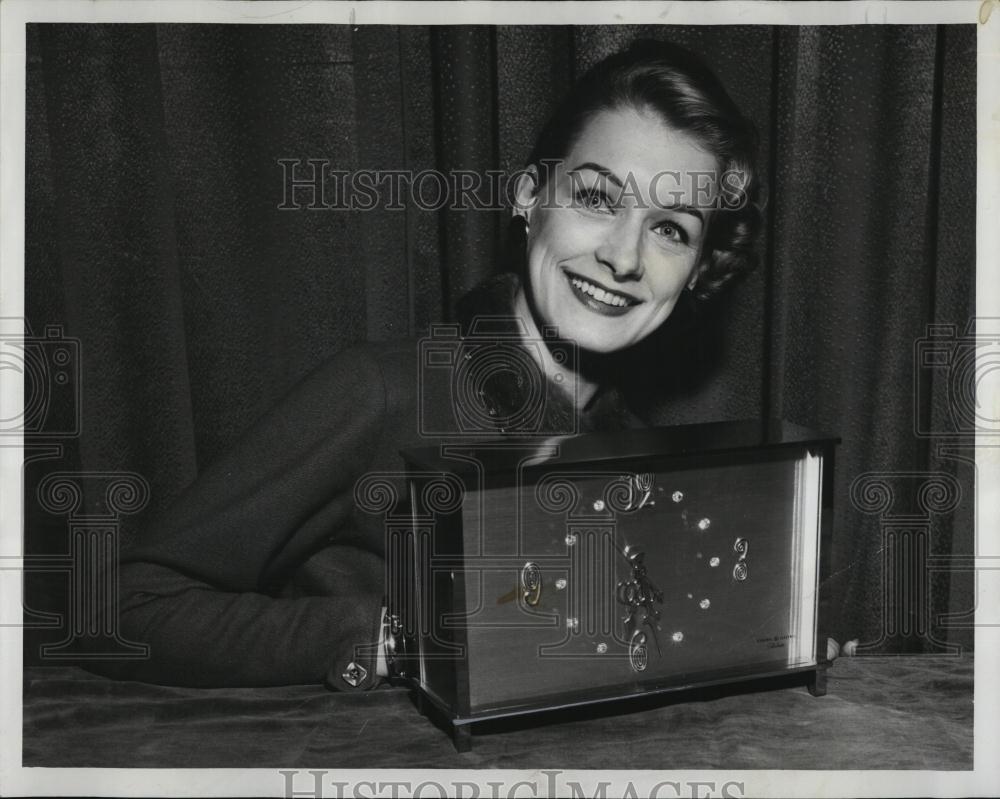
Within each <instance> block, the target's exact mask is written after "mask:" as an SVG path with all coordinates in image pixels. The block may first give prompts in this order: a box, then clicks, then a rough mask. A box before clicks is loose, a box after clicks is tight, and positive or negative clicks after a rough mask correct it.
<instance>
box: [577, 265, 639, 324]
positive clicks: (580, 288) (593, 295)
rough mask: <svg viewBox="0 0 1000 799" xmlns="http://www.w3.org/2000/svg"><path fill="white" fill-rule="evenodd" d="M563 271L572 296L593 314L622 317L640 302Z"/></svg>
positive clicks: (602, 285)
mask: <svg viewBox="0 0 1000 799" xmlns="http://www.w3.org/2000/svg"><path fill="white" fill-rule="evenodd" d="M563 271H564V272H565V273H566V278H567V280H568V281H569V285H570V286H571V288H572V291H573V296H574V297H576V298H577V299H578V300H579V301H580V303H581V304H582V305H583V306H584V307H585V308H589V309H590V310H591V311H593V312H594V313H599V314H602V315H604V316H623V315H624V314H627V313H628V312H629V311H630V310H631V309H632V308H633V307H634V306H636V305H638V304H639V303H640V302H642V301H641V300H639V299H637V298H635V297H633V296H631V295H629V294H624V293H622V292H619V291H615V290H614V289H610V288H608V287H607V286H605V285H604V284H603V283H599V282H597V281H595V280H588V279H586V278H583V277H580V276H579V275H576V274H574V273H573V272H571V271H570V270H568V269H565V270H563Z"/></svg>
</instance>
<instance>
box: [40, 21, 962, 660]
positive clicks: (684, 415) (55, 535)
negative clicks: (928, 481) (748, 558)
mask: <svg viewBox="0 0 1000 799" xmlns="http://www.w3.org/2000/svg"><path fill="white" fill-rule="evenodd" d="M639 35H641V36H648V37H654V38H661V39H668V40H672V41H674V42H677V43H680V44H683V45H685V46H688V47H690V48H692V49H694V50H697V51H699V52H701V53H702V54H703V55H704V56H705V57H706V58H707V59H708V61H709V62H710V63H711V64H712V65H713V66H714V67H715V69H716V70H717V72H718V73H719V75H720V77H721V79H722V80H723V82H724V83H725V84H726V85H727V86H728V87H729V88H730V90H731V92H732V94H733V95H734V97H735V99H736V100H737V102H738V103H739V104H740V105H741V106H742V107H743V109H744V110H745V111H746V112H747V113H748V114H749V115H750V116H751V117H752V118H753V119H754V120H755V121H756V122H757V124H758V126H759V128H760V132H761V141H762V147H761V163H762V166H763V174H764V176H765V178H766V183H767V205H766V230H765V235H764V240H763V241H762V247H761V252H762V254H763V260H762V266H761V268H760V269H759V270H758V271H757V272H756V273H755V274H753V276H752V277H751V278H750V279H749V280H747V281H746V282H744V283H743V284H741V285H740V286H739V287H737V288H736V289H735V290H734V291H733V292H732V293H731V294H730V295H729V296H728V297H727V298H726V299H725V300H723V301H720V302H719V303H718V304H716V305H715V306H714V307H710V308H705V309H702V310H699V311H698V312H696V313H693V312H692V313H686V314H681V315H679V316H678V319H676V320H672V322H671V324H672V325H673V328H672V330H673V331H674V335H673V336H672V337H671V336H670V335H668V336H666V338H661V339H660V340H658V342H657V346H656V347H655V348H654V349H652V350H649V351H647V352H646V353H645V354H644V358H645V360H644V361H643V363H644V368H643V369H642V371H643V373H644V374H646V375H648V374H653V375H655V379H654V384H655V385H654V386H653V388H655V389H656V393H655V396H656V397H657V401H656V402H655V403H653V404H652V405H651V406H650V407H648V408H647V410H648V411H649V412H650V413H652V414H653V416H654V417H655V418H656V419H657V420H658V421H659V422H661V423H686V422H695V421H708V420H715V419H736V418H746V417H759V416H765V415H767V416H774V417H784V418H786V419H789V420H791V421H795V422H798V423H801V424H805V425H808V426H812V427H817V428H820V429H822V430H825V431H830V432H833V433H836V434H838V435H840V436H841V437H842V438H843V445H842V446H841V447H840V450H839V453H838V458H837V476H836V498H835V502H836V525H835V536H836V537H835V543H834V551H833V564H832V567H833V575H832V577H831V579H832V580H833V581H834V584H835V588H836V596H837V597H838V607H837V609H836V614H837V615H836V618H834V619H833V628H832V631H833V633H834V634H835V636H836V637H838V638H839V639H841V640H846V639H848V638H858V639H860V640H861V642H862V643H867V644H869V645H870V646H869V650H871V651H934V652H938V651H944V650H945V644H946V643H951V644H965V645H969V644H971V632H970V625H971V621H972V617H971V611H972V607H973V598H972V587H973V583H972V575H971V574H969V573H965V572H961V571H956V568H957V567H956V566H955V564H956V563H960V561H961V556H963V555H970V554H972V553H973V551H974V542H973V526H972V525H973V515H972V495H973V492H972V479H973V474H972V468H973V467H972V466H971V464H970V461H969V458H970V457H971V455H970V453H968V452H965V451H963V450H962V448H961V447H953V448H951V449H950V450H947V451H944V450H941V449H940V448H939V447H938V446H937V444H936V441H937V440H936V439H933V438H929V437H927V436H923V435H918V434H917V432H918V430H927V429H933V430H948V429H950V427H949V425H950V424H951V421H950V420H951V415H950V414H951V409H950V406H949V404H948V403H949V397H950V394H949V391H948V387H947V385H946V382H947V381H946V379H945V378H946V375H945V374H944V370H942V369H940V368H939V369H938V370H937V371H936V372H935V371H934V370H933V369H929V368H928V367H926V366H922V365H919V364H918V365H916V366H915V361H914V357H915V351H916V350H915V347H916V345H917V343H918V341H919V340H920V339H921V338H922V337H924V336H925V335H926V332H927V326H928V325H929V324H932V323H938V324H954V325H956V326H957V331H958V333H961V332H962V331H963V330H964V329H965V326H966V324H967V322H968V321H969V320H970V319H971V318H972V315H973V313H974V307H973V306H974V291H975V288H974V286H975V281H974V275H975V268H974V263H975V261H974V257H975V224H974V219H975V168H976V166H975V129H976V128H975V97H976V76H975V43H976V33H975V28H974V26H972V25H969V26H937V27H933V26H924V27H907V26H890V25H886V26H844V27H828V28H815V27H814V28H807V27H764V26H745V27H740V26H717V27H699V28H695V27H676V26H643V27H632V26H620V27H572V28H570V27H499V28H490V27H464V28H453V27H388V26H386V27H382V26H374V27H338V26H308V25H296V26H291V25H289V26H280V25H273V26H272V25H263V26H261V25H232V26H221V25H197V24H183V25H180V24H170V25H138V24H133V25H75V24H74V25H69V24H59V25H29V26H28V50H27V81H28V85H27V89H28V91H27V153H26V157H27V185H26V203H27V208H26V210H27V230H26V242H27V243H26V292H27V294H26V296H27V300H26V305H27V317H28V322H29V323H30V325H31V328H32V331H33V333H34V334H35V335H36V336H38V335H40V334H41V332H42V331H43V330H44V329H45V327H46V326H51V325H56V326H61V330H62V335H65V336H67V337H70V338H71V339H74V340H78V341H79V347H80V350H79V351H80V372H79V380H78V385H77V386H76V387H75V388H74V389H73V390H72V391H68V392H65V393H64V394H62V395H54V396H63V397H65V399H63V400H60V401H59V402H55V403H54V404H53V406H52V407H50V408H48V411H47V412H48V414H49V416H48V417H47V421H46V424H49V425H52V426H54V427H55V428H58V429H57V430H56V432H57V433H58V432H60V430H61V432H62V434H63V437H62V438H59V437H58V436H55V437H50V438H48V439H44V437H42V438H38V437H36V438H33V439H32V442H33V441H35V440H39V441H42V440H44V441H46V442H49V443H51V442H55V444H56V449H50V450H46V449H44V448H43V447H41V446H39V447H34V446H33V445H32V446H29V449H28V454H29V455H30V456H31V457H32V458H34V460H32V461H31V462H30V463H29V464H28V465H27V466H26V469H25V485H26V499H27V504H26V547H27V552H28V553H29V554H32V555H39V556H43V557H44V556H53V557H55V556H58V555H59V553H61V552H65V551H66V549H67V543H66V542H67V520H66V515H65V514H62V515H60V514H59V513H57V512H54V511H53V510H52V507H51V503H49V504H48V505H46V506H45V507H42V504H44V503H42V504H40V502H39V500H38V496H37V491H36V489H37V488H38V485H39V483H40V482H41V481H43V480H44V478H45V477H46V476H47V475H50V474H52V473H53V472H59V471H70V472H84V473H87V474H89V475H93V474H97V475H98V476H99V475H100V474H105V473H117V472H132V473H135V474H136V475H139V476H141V478H142V479H144V480H145V481H146V482H147V483H148V485H149V488H150V493H149V501H148V503H147V504H145V506H144V508H143V509H142V510H141V511H138V512H135V513H131V514H126V515H122V516H121V517H120V519H118V521H117V522H116V524H119V526H120V533H121V537H122V539H123V541H125V542H126V544H127V540H128V537H129V533H130V531H131V530H134V529H136V526H138V525H141V524H142V523H143V521H144V520H145V519H147V518H148V517H149V515H150V514H153V513H156V512H157V511H158V510H159V509H161V508H162V507H163V506H164V505H165V504H166V503H168V502H169V501H170V500H171V499H172V498H173V497H174V496H176V495H177V494H178V492H179V491H180V490H181V489H182V488H183V487H184V486H185V485H186V484H187V483H189V482H190V481H191V480H193V479H194V478H195V476H196V475H197V474H198V471H199V469H200V468H202V467H203V466H204V465H205V464H207V463H208V462H210V461H211V460H212V459H213V458H215V457H216V456H217V455H219V454H220V453H221V452H222V451H223V450H225V449H226V448H227V447H228V446H229V445H230V443H231V442H233V440H234V438H235V437H236V436H238V435H239V434H240V432H241V431H243V430H244V429H245V428H246V427H247V426H248V425H249V424H250V423H251V421H252V420H254V419H255V418H256V417H257V416H258V415H260V414H261V413H262V412H263V411H264V410H265V409H267V408H268V407H269V406H270V405H272V404H273V403H274V402H275V401H276V400H277V399H278V398H279V397H280V396H281V395H282V394H283V393H284V392H285V391H286V390H288V388H289V387H290V386H291V385H292V384H293V383H294V382H295V381H296V380H298V379H299V378H300V377H301V376H302V375H304V374H305V373H306V372H308V371H309V370H310V369H311V368H312V367H314V366H315V365H317V364H318V363H319V362H320V361H322V360H323V359H325V358H326V357H328V356H329V355H331V354H332V353H334V352H336V351H338V350H340V349H341V348H343V347H345V346H348V345H350V344H352V343H355V342H358V341H363V340H366V339H367V340H378V339H386V338H392V337H405V336H413V335H415V334H418V333H420V332H421V331H424V330H426V329H427V327H428V325H429V324H430V323H432V322H436V321H441V320H446V319H448V318H449V316H450V313H451V310H452V308H453V305H454V301H455V300H456V299H457V298H458V297H459V296H460V295H461V294H462V293H463V292H464V291H466V290H467V289H469V288H471V287H472V286H473V285H474V284H476V283H477V282H478V281H479V280H481V279H482V278H484V277H486V276H488V275H490V274H491V273H492V272H493V271H494V270H496V269H497V268H498V267H499V266H501V264H500V263H498V260H499V256H498V255H497V253H498V252H502V246H501V245H502V244H503V239H504V231H505V222H506V214H504V213H501V212H496V211H492V212H472V213H469V212H466V213H462V212H448V211H439V212H429V211H422V210H419V209H417V208H415V207H412V206H411V207H408V208H406V209H405V210H385V209H383V210H375V211H371V212H366V213H361V212H348V211H343V210H338V211H313V210H298V211H293V210H280V209H279V205H280V204H281V203H282V192H283V189H284V187H285V186H284V177H283V171H282V168H281V166H280V164H279V161H280V160H281V159H295V160H297V161H302V163H301V164H300V167H301V168H306V169H307V167H308V165H307V164H306V163H305V160H306V159H323V160H325V161H328V162H332V163H333V165H335V166H336V167H337V168H340V169H343V170H357V169H406V170H412V171H414V172H419V171H420V170H424V169H431V168H435V169H439V170H451V169H460V168H466V169H473V170H476V171H479V172H485V171H486V170H488V169H503V170H514V169H516V168H517V167H519V166H521V165H522V164H523V162H524V159H525V158H526V156H527V154H528V151H529V149H530V147H531V144H532V141H533V138H534V136H535V134H536V133H537V131H538V129H539V127H540V125H541V123H542V122H543V120H544V119H545V118H546V116H547V115H548V114H549V113H550V111H551V110H552V108H553V106H554V103H555V101H556V100H557V98H559V97H560V96H561V95H562V93H563V92H564V90H565V89H566V87H567V86H568V85H569V82H570V81H571V80H572V79H573V77H574V76H575V75H577V74H579V72H580V71H581V70H582V69H584V68H585V67H587V66H589V65H590V64H592V63H593V62H595V61H597V60H598V59H600V58H601V57H602V56H604V55H606V54H608V53H610V52H612V51H614V50H616V49H618V48H619V47H621V46H623V45H625V44H626V43H627V42H629V41H630V40H631V39H633V38H634V37H636V36H639ZM297 174H299V175H300V176H301V175H303V174H305V173H304V172H299V173H297ZM668 333H670V331H669V330H668ZM650 353H652V355H653V356H654V357H655V358H658V359H660V360H659V364H658V365H659V366H660V367H661V368H652V369H651V368H650V364H649V356H650ZM921 370H922V371H921ZM918 372H919V374H918ZM918 378H919V379H918ZM924 378H926V379H924ZM647 381H648V378H647ZM28 388H29V387H27V386H26V389H28ZM646 388H650V386H648V385H647V386H646ZM74 402H75V403H76V405H77V409H78V410H79V422H78V423H76V422H74V421H73V420H74V415H73V412H72V411H73V409H72V408H69V407H68V405H69V404H71V403H74ZM29 443H30V442H29ZM870 473H882V478H881V483H879V484H880V485H883V486H885V485H889V489H888V490H890V491H892V492H893V497H894V499H893V502H894V503H895V504H894V505H893V506H892V507H891V508H889V507H888V506H886V507H881V506H879V507H875V505H872V504H871V503H868V504H866V503H865V501H859V499H858V485H857V484H856V482H855V481H857V480H864V479H867V478H865V477H864V476H865V475H870ZM931 473H944V474H945V475H950V476H952V477H953V478H954V479H955V480H956V481H957V485H959V486H960V487H961V489H962V496H961V500H960V501H958V502H957V504H956V503H950V504H949V503H944V504H939V506H937V507H936V510H935V512H933V513H931V512H930V511H927V510H926V507H925V506H926V502H923V500H922V499H921V497H922V496H923V495H920V496H918V494H920V489H919V487H917V488H914V487H913V485H912V484H913V478H914V476H919V475H927V474H931ZM852 486H854V487H855V489H856V490H855V492H854V495H852V490H851V489H852ZM907 486H909V488H908V487H907ZM86 490H90V491H92V492H94V493H93V496H91V495H89V494H86V495H85V496H84V500H83V501H84V503H85V507H84V510H86V509H88V508H89V509H91V510H94V509H95V508H96V506H97V505H99V504H100V503H101V502H102V499H101V497H99V496H97V494H98V493H99V492H100V491H101V490H102V489H100V488H91V489H86ZM862 493H863V492H862ZM852 496H853V499H852ZM862 499H863V497H862ZM869 499H870V497H869ZM921 503H923V504H921ZM876 505H877V503H876ZM952 505H955V507H952ZM95 512H96V511H95ZM79 513H83V511H78V514H79ZM921 514H923V515H921ZM898 518H902V519H904V520H905V519H910V521H911V524H910V528H908V529H909V530H910V532H911V533H913V531H914V530H915V531H916V532H917V533H920V535H917V536H916V537H914V536H913V535H911V536H910V537H909V538H906V539H905V540H906V541H907V542H909V543H908V544H907V546H910V545H911V544H912V545H913V546H914V547H916V549H915V550H914V551H915V552H916V551H917V550H919V552H918V554H920V553H922V555H920V557H917V555H914V554H913V552H910V551H909V550H907V553H909V554H907V553H904V555H905V557H903V558H902V560H900V559H899V557H897V555H898V553H897V549H898V547H896V546H895V544H894V543H893V542H896V543H898V542H899V541H902V540H903V538H900V537H899V536H900V535H903V533H905V532H906V531H905V530H903V528H901V527H900V526H899V525H898V524H896V525H895V526H893V524H894V522H893V520H894V519H898ZM887 530H889V531H890V532H891V531H892V530H895V532H896V533H897V538H896V539H892V540H891V541H890V537H888V536H889V533H887ZM921 531H925V532H926V533H927V535H926V536H923V533H922V532H921ZM904 538H905V536H904ZM890 544H891V545H892V546H890ZM921 547H923V549H920V548H921ZM890 550H891V552H892V553H894V554H892V556H891V557H890V555H889V554H887V553H889V552H890ZM894 557H895V558H896V561H892V558H894ZM893 562H895V564H896V565H895V566H893V565H892V564H893ZM893 569H895V571H893ZM65 583H66V580H65V576H59V575H56V574H40V575H38V576H37V577H32V579H31V581H30V582H29V590H28V596H27V604H28V605H30V608H29V618H30V619H34V620H36V621H38V620H42V621H44V618H43V616H41V615H40V614H41V613H43V612H45V611H49V612H59V611H60V610H61V609H62V610H64V609H65V596H64V594H65ZM904 589H905V590H904ZM943 614H950V615H949V616H948V618H945V617H944V616H943ZM963 614H964V615H963ZM42 621H39V623H38V624H36V625H34V627H37V628H38V629H33V631H32V634H31V635H30V636H29V637H28V639H27V640H28V642H29V643H28V651H27V652H26V656H27V658H28V659H29V660H30V659H32V658H33V657H35V656H37V651H38V649H37V646H36V644H37V643H38V642H39V641H45V640H49V641H51V640H58V639H59V638H60V635H61V633H60V632H59V631H58V630H53V629H52V628H51V627H49V628H46V626H45V624H44V623H42ZM29 627H32V625H30V624H29Z"/></svg>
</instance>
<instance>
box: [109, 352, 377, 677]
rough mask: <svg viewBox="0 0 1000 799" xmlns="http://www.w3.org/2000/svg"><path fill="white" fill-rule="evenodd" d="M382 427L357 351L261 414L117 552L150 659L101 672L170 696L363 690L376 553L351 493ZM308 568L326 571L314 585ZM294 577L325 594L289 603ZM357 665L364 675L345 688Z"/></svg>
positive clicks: (130, 630) (124, 598) (132, 623)
mask: <svg viewBox="0 0 1000 799" xmlns="http://www.w3.org/2000/svg"><path fill="white" fill-rule="evenodd" d="M385 416H386V399H385V380H384V378H383V376H382V371H381V369H380V367H379V365H378V363H377V362H375V360H374V359H373V358H371V357H369V356H368V355H366V353H364V352H359V351H351V352H347V353H344V354H341V355H338V356H337V357H336V358H334V359H333V360H332V361H330V362H329V363H328V364H326V365H325V366H323V367H321V368H320V369H318V370H317V371H316V372H314V373H313V374H312V375H310V376H309V377H308V378H306V379H305V380H304V381H303V382H302V383H301V384H300V385H299V386H298V387H297V388H296V389H295V390H294V391H293V392H292V393H291V394H290V395H289V396H288V397H287V398H286V399H285V400H284V401H283V402H282V403H281V404H279V405H278V406H277V407H276V408H274V409H273V410H272V411H270V412H269V413H267V414H266V415H265V416H264V417H263V418H262V419H261V420H260V421H259V422H258V423H257V424H255V425H254V427H253V428H252V429H251V430H250V431H249V432H248V433H247V434H246V435H245V436H244V437H243V438H242V439H241V441H240V442H239V443H238V444H237V446H236V447H235V448H234V449H233V450H232V451H231V452H230V453H229V454H228V455H226V456H225V457H223V458H222V459H220V460H219V461H217V462H215V463H214V464H212V466H211V467H210V468H209V469H207V470H206V471H205V472H204V473H202V474H201V475H199V477H198V479H197V480H196V481H195V483H194V484H192V485H191V486H190V487H189V488H188V489H187V490H186V491H185V492H184V493H183V494H182V496H181V497H180V498H179V499H178V501H177V502H175V503H174V505H173V506H172V508H171V509H170V510H169V511H168V512H167V513H166V514H164V515H163V516H161V517H160V518H159V519H158V520H157V521H156V522H155V523H154V524H153V525H150V526H149V527H148V528H147V529H145V530H144V531H143V532H142V534H141V536H140V538H139V540H138V541H137V542H136V543H135V544H134V545H133V546H132V547H130V548H129V549H128V550H127V551H126V552H125V553H124V554H123V558H122V560H123V563H122V567H121V570H120V588H119V619H120V626H121V630H122V633H123V635H124V637H125V638H127V639H128V640H131V641H135V642H139V643H146V644H148V645H149V646H150V648H151V653H150V657H149V659H148V660H144V661H134V662H127V661H122V662H120V663H116V664H108V667H107V668H104V669H102V670H103V671H105V672H107V673H112V674H114V675H115V676H118V677H129V678H132V679H140V680H145V681H150V682H158V683H169V684H178V685H201V686H209V685H267V684H289V683H305V682H323V681H327V682H328V683H329V684H330V685H331V686H334V687H338V688H344V689H350V688H354V687H357V688H364V687H369V686H370V685H371V684H372V683H373V682H374V671H375V669H374V658H373V657H372V655H371V653H366V652H364V651H358V650H356V647H365V646H367V645H370V644H372V643H373V642H374V641H376V640H377V632H378V630H377V628H378V622H379V615H380V609H381V601H382V595H383V585H382V578H383V569H382V553H383V546H384V544H383V541H382V540H381V536H380V535H378V534H377V532H375V529H376V528H373V527H371V526H369V528H367V529H366V528H365V527H364V525H362V524H359V523H358V521H357V519H356V518H355V514H354V496H353V489H354V484H355V482H356V481H357V479H358V477H359V476H361V475H362V474H363V473H365V472H366V471H367V470H368V469H369V468H371V466H372V460H373V458H375V457H376V453H377V452H379V451H380V447H379V441H380V438H381V436H382V434H383V429H384V427H385V421H386V420H385ZM381 449H384V447H383V448H381ZM320 553H321V554H320ZM313 561H315V562H317V563H321V564H322V565H324V566H325V568H324V569H323V570H322V572H323V573H322V577H321V579H319V580H318V582H317V579H316V577H315V574H312V575H308V572H310V564H311V563H312V562H313ZM304 564H305V565H304ZM311 571H312V572H315V571H316V569H315V568H312V569H311ZM297 572H305V573H307V581H306V582H307V583H310V584H312V586H313V587H312V589H308V588H307V591H306V592H312V591H315V590H316V588H315V586H316V585H317V584H319V585H322V589H321V590H322V593H325V594H332V595H325V596H295V594H296V593H297V592H296V590H295V585H296V580H295V575H296V573H297ZM298 593H302V591H299V592H298ZM351 663H355V664H356V665H357V666H359V667H360V669H355V670H354V671H353V675H352V676H351V678H350V679H345V678H344V677H343V676H342V675H343V674H345V673H348V671H349V665H350V664H351ZM359 677H360V679H358V678H359ZM355 681H356V682H357V685H356V686H355V685H351V684H350V683H352V682H355Z"/></svg>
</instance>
